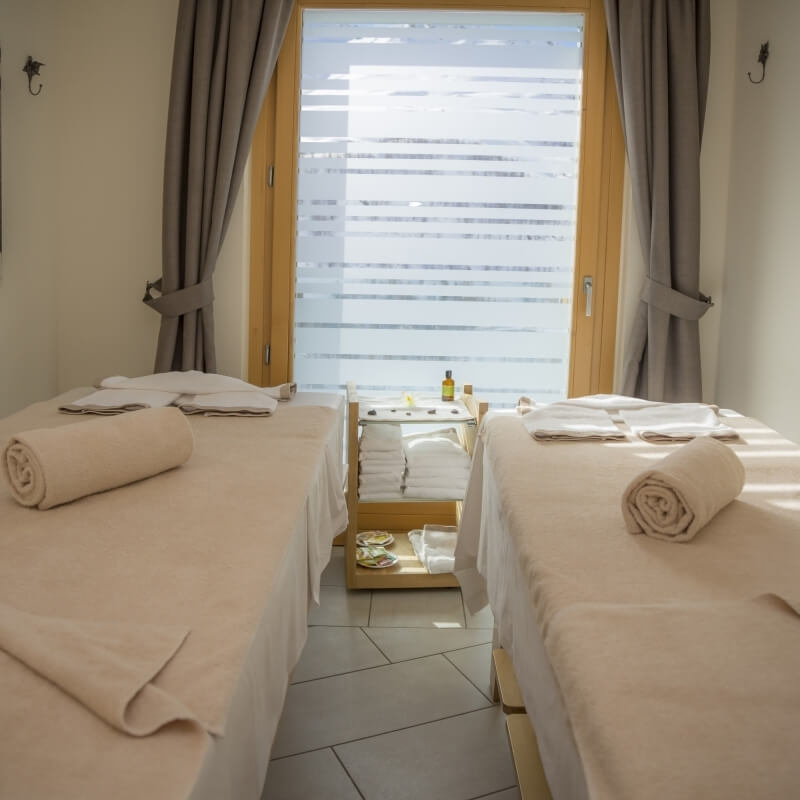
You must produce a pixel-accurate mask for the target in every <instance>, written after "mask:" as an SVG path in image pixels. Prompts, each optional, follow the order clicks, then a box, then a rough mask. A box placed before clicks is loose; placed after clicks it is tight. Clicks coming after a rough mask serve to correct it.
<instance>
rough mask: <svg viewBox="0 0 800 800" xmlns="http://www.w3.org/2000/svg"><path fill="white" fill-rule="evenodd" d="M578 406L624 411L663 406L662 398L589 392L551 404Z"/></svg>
mask: <svg viewBox="0 0 800 800" xmlns="http://www.w3.org/2000/svg"><path fill="white" fill-rule="evenodd" d="M556 404H557V405H568V406H577V407H578V408H599V409H602V410H603V411H609V412H613V411H622V410H623V409H628V410H630V409H638V408H654V407H656V406H663V405H664V403H663V402H662V401H661V400H642V398H641V397H629V396H628V395H625V394H587V395H584V396H583V397H570V398H567V399H566V400H557V401H556V403H553V404H551V405H556Z"/></svg>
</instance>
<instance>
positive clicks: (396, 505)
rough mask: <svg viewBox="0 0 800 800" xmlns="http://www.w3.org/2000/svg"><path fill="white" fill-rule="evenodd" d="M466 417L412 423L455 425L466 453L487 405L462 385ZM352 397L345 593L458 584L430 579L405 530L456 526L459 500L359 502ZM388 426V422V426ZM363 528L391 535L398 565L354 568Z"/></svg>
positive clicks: (354, 401)
mask: <svg viewBox="0 0 800 800" xmlns="http://www.w3.org/2000/svg"><path fill="white" fill-rule="evenodd" d="M460 399H461V401H462V402H463V403H464V405H465V406H466V408H467V410H468V411H469V413H470V414H471V415H472V418H471V419H470V420H468V421H465V420H456V421H453V422H451V421H449V420H448V421H443V420H436V421H431V422H428V421H427V420H423V421H419V420H414V421H413V422H411V423H408V424H413V425H420V424H423V425H425V424H430V425H434V424H435V425H437V426H438V427H455V428H456V430H458V432H459V438H460V439H461V443H462V445H463V446H464V449H465V450H466V451H467V452H468V453H469V454H470V455H472V452H473V450H474V447H475V436H476V435H477V430H478V425H479V424H480V421H481V419H483V415H484V414H485V413H486V411H487V410H488V404H487V403H485V402H483V403H481V402H478V400H477V399H476V398H475V397H474V396H473V394H472V386H471V384H464V392H463V394H462V395H461V397H460ZM360 423H361V421H360V420H359V404H358V394H357V391H356V390H355V388H354V387H351V386H348V389H347V510H348V520H349V521H348V525H347V531H346V534H345V563H346V567H347V573H346V574H347V587H348V589H422V588H425V589H430V588H438V587H450V586H458V581H457V580H456V577H455V575H452V574H451V573H446V574H440V575H430V574H428V572H427V571H426V569H425V567H424V566H423V565H422V563H421V562H420V561H419V559H417V557H416V556H415V555H414V549H413V547H412V546H411V542H409V540H408V532H409V531H411V530H414V529H415V528H422V527H423V525H426V524H429V525H432V524H435V525H457V524H458V522H459V520H460V518H461V502H460V501H457V500H452V501H442V500H430V501H426V500H418V499H414V498H409V499H407V500H406V499H398V500H393V501H390V502H385V503H382V502H363V503H362V502H359V499H358V429H359V425H360ZM392 424H394V423H392ZM364 530H388V531H390V532H391V533H392V534H393V535H394V537H395V543H394V544H393V545H392V546H391V547H390V550H391V552H393V553H394V554H395V555H396V556H397V557H398V558H399V561H398V563H397V564H395V565H394V566H392V567H387V568H385V569H369V568H367V567H360V566H358V565H357V564H356V534H357V533H358V532H359V531H364Z"/></svg>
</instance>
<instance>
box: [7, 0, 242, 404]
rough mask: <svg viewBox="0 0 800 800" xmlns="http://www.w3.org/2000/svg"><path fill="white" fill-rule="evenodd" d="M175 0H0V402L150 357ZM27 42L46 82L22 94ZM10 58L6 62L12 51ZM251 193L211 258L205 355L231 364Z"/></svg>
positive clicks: (237, 360)
mask: <svg viewBox="0 0 800 800" xmlns="http://www.w3.org/2000/svg"><path fill="white" fill-rule="evenodd" d="M177 8H178V0H137V1H136V2H135V3H131V2H128V0H70V2H69V3H63V2H60V0H4V2H3V3H2V4H0V36H2V39H0V45H2V47H3V64H2V71H3V75H2V77H3V98H2V103H3V107H2V111H3V139H4V141H3V151H4V152H3V167H4V173H5V174H4V175H3V188H4V193H5V197H4V205H5V210H4V216H5V231H4V233H5V237H4V239H5V240H6V241H7V242H8V246H7V247H6V248H4V250H5V253H4V257H3V270H2V271H3V275H2V284H0V335H1V336H2V341H0V385H1V386H2V387H3V388H2V390H0V391H2V393H0V415H1V414H5V413H9V412H11V411H13V410H15V409H16V408H19V407H21V406H23V405H25V404H26V403H28V402H31V401H33V400H37V399H42V398H44V397H47V396H50V395H52V394H54V393H55V392H56V391H57V390H58V391H63V390H65V389H68V388H71V387H73V386H79V385H87V384H90V383H92V382H93V381H95V380H96V379H98V378H100V377H102V376H104V375H108V374H127V375H140V374H144V373H147V372H150V371H151V369H152V365H153V358H154V354H155V345H156V338H157V335H158V325H159V317H158V315H157V314H156V313H155V312H154V311H152V310H150V309H149V308H147V307H146V306H145V305H144V304H143V303H142V302H141V298H142V295H143V294H144V288H145V281H146V280H147V279H148V278H149V279H154V278H156V277H158V276H159V275H160V273H161V209H162V200H161V197H162V180H163V161H164V142H165V136H166V121H167V105H168V100H169V85H170V72H171V64H172V48H173V41H174V36H175V19H176V15H177ZM28 52H31V53H32V54H33V55H34V56H35V57H36V58H38V59H39V60H41V61H44V62H45V63H46V66H45V67H44V68H43V69H42V74H43V80H44V83H45V89H44V90H43V92H42V95H40V96H39V97H37V98H33V97H30V96H29V95H28V94H27V82H26V79H25V76H24V75H23V74H22V73H21V72H19V69H21V67H22V64H23V63H24V57H25V56H26V55H27V53H28ZM17 62H19V63H17ZM248 247H249V202H248V201H247V187H246V186H245V187H243V191H242V193H240V197H239V200H238V202H237V204H236V207H235V210H234V214H233V218H232V221H231V225H230V229H229V232H228V236H227V237H226V240H225V243H224V246H223V251H222V254H221V256H220V259H219V261H218V264H217V271H216V279H215V283H216V295H217V304H216V317H217V345H218V368H219V370H220V371H222V372H227V373H228V374H232V375H237V376H244V375H245V371H246V354H247V340H246V336H247V315H246V311H247V292H248V289H249V286H248V275H249V265H248V259H249V249H248Z"/></svg>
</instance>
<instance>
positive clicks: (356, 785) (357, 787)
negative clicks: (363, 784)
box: [330, 745, 366, 800]
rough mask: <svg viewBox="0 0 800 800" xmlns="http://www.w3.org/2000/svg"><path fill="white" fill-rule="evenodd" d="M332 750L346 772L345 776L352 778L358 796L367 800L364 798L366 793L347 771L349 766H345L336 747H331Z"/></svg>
mask: <svg viewBox="0 0 800 800" xmlns="http://www.w3.org/2000/svg"><path fill="white" fill-rule="evenodd" d="M330 749H331V752H332V753H333V755H334V758H336V760H337V761H338V762H339V763H340V764H341V765H342V769H343V770H344V772H345V775H347V777H348V778H350V782H351V783H352V784H353V786H354V787H355V790H356V791H357V792H358V796H359V797H360V798H361V800H366V798H365V797H364V793H363V792H362V791H361V788H360V787H359V785H358V784H357V783H356V779H355V778H354V777H353V776H352V775H351V774H350V770H349V769H347V766H346V765H345V763H344V761H342V759H341V758H339V754H338V753H337V752H336V746H335V745H331V748H330Z"/></svg>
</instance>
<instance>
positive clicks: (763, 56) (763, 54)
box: [747, 42, 769, 83]
mask: <svg viewBox="0 0 800 800" xmlns="http://www.w3.org/2000/svg"><path fill="white" fill-rule="evenodd" d="M768 58H769V42H764V44H762V45H761V49H760V50H759V51H758V63H759V64H761V77H760V78H759V79H758V80H757V81H754V80H753V76H752V75H751V74H750V73H749V72H748V73H747V77H748V78H750V83H762V82H763V80H764V78H765V77H766V75H767V59H768Z"/></svg>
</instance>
